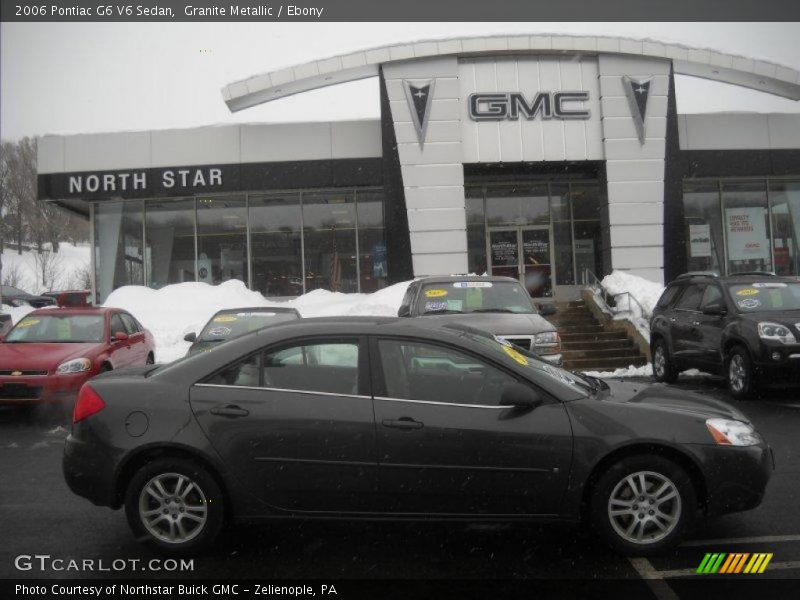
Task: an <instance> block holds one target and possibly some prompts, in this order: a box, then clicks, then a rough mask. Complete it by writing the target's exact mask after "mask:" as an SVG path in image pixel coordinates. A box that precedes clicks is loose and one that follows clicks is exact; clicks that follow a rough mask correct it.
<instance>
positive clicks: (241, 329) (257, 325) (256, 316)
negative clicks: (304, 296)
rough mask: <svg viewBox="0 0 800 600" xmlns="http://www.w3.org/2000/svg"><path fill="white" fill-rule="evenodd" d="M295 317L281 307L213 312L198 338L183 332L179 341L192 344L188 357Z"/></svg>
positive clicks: (295, 311)
mask: <svg viewBox="0 0 800 600" xmlns="http://www.w3.org/2000/svg"><path fill="white" fill-rule="evenodd" d="M299 318H300V313H299V312H298V311H297V309H296V308H287V307H282V306H269V307H264V306H254V307H250V308H227V309H224V310H220V311H217V312H216V313H214V316H213V317H211V318H210V319H209V320H208V323H206V324H205V326H204V327H203V329H202V330H201V331H200V335H197V334H196V333H195V332H193V331H192V332H191V333H187V334H186V335H185V336H184V338H183V339H184V340H185V341H187V342H192V345H191V346H189V350H188V351H187V353H188V354H189V355H192V354H197V353H198V352H204V351H206V350H210V349H211V348H214V347H216V346H218V345H219V344H220V342H226V341H228V340H231V339H233V338H235V337H237V336H240V335H243V334H245V333H249V332H251V331H255V330H257V329H261V328H262V327H271V326H273V325H277V324H278V323H285V322H287V321H293V320H295V319H299Z"/></svg>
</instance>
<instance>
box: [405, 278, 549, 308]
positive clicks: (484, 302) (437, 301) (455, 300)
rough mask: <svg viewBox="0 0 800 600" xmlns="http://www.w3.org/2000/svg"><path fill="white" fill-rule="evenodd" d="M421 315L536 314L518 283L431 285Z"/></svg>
mask: <svg viewBox="0 0 800 600" xmlns="http://www.w3.org/2000/svg"><path fill="white" fill-rule="evenodd" d="M419 298H420V299H419V304H420V306H419V313H420V314H423V315H430V314H441V313H474V312H510V313H533V312H535V311H534V310H533V306H532V305H531V299H530V296H528V294H527V293H526V292H525V289H524V288H523V287H522V286H521V285H520V284H519V282H517V281H454V282H444V283H428V284H426V285H424V286H423V287H422V293H421V294H420V296H419Z"/></svg>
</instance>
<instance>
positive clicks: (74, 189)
mask: <svg viewBox="0 0 800 600" xmlns="http://www.w3.org/2000/svg"><path fill="white" fill-rule="evenodd" d="M148 174H149V173H148V171H146V170H144V171H131V172H116V173H88V174H87V173H81V174H76V175H70V176H69V184H68V185H69V190H68V191H69V193H70V194H81V193H84V192H88V193H96V192H104V193H111V192H135V191H139V190H147V189H148V181H147V177H148ZM217 186H222V169H219V168H189V169H180V168H176V169H164V170H163V171H161V187H162V188H164V189H166V190H169V189H172V188H175V187H178V188H181V189H186V188H207V187H217Z"/></svg>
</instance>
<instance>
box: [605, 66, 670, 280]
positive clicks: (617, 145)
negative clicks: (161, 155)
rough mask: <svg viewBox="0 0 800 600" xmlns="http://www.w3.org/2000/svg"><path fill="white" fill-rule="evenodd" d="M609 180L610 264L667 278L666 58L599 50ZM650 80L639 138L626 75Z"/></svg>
mask: <svg viewBox="0 0 800 600" xmlns="http://www.w3.org/2000/svg"><path fill="white" fill-rule="evenodd" d="M598 64H599V79H600V95H601V99H600V103H601V105H602V107H603V119H602V128H603V145H604V148H605V156H606V158H607V160H606V175H607V179H608V218H609V223H608V226H609V237H610V241H611V252H610V259H611V267H612V268H614V269H623V270H627V271H630V272H631V273H634V274H637V275H641V276H644V277H647V278H648V279H651V280H653V281H658V282H663V281H664V231H663V223H664V155H665V142H666V133H667V119H666V117H667V94H668V91H669V68H670V63H669V61H668V60H659V59H655V58H640V57H627V56H614V55H608V54H601V55H600V56H599V59H598ZM623 75H627V76H629V77H631V78H633V79H648V78H652V83H651V84H650V96H649V98H648V102H647V113H646V118H645V143H644V144H641V143H640V142H639V139H638V136H637V133H636V128H635V126H634V122H633V118H632V115H631V111H630V107H629V105H628V100H627V98H626V97H625V88H624V86H623V82H622V76H623Z"/></svg>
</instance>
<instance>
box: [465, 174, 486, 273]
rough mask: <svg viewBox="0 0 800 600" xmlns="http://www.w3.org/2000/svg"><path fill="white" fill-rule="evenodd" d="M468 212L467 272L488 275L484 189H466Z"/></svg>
mask: <svg viewBox="0 0 800 600" xmlns="http://www.w3.org/2000/svg"><path fill="white" fill-rule="evenodd" d="M464 194H465V196H466V198H465V203H466V210H467V272H468V273H475V274H476V275H483V274H484V273H486V272H487V271H486V222H485V215H484V212H483V188H481V187H467V188H465V189H464Z"/></svg>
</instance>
